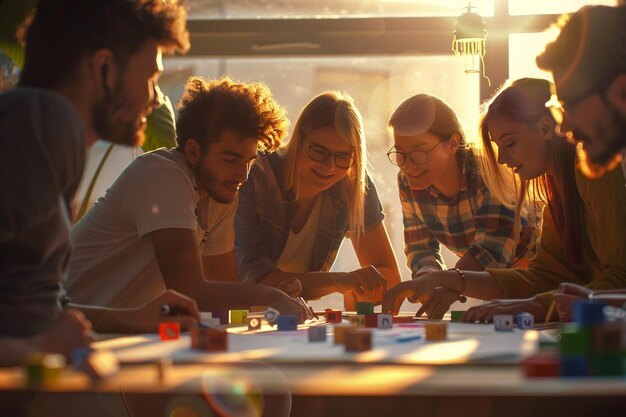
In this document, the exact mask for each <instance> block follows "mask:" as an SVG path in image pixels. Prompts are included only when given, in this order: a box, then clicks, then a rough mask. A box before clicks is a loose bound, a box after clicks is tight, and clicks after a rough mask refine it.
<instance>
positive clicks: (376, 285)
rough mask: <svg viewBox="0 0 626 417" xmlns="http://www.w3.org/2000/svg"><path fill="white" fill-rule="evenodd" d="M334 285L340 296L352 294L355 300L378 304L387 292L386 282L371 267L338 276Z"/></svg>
mask: <svg viewBox="0 0 626 417" xmlns="http://www.w3.org/2000/svg"><path fill="white" fill-rule="evenodd" d="M335 285H336V286H337V291H339V292H340V293H342V294H347V293H353V294H354V296H355V298H356V299H358V300H360V301H371V302H373V303H380V302H381V301H382V299H383V296H384V294H385V291H386V290H387V280H386V279H385V277H384V276H382V275H381V274H380V272H378V270H377V269H376V268H375V267H374V266H372V265H370V266H367V267H365V268H361V269H357V270H355V271H352V272H347V273H345V274H339V275H338V277H337V279H336V281H335Z"/></svg>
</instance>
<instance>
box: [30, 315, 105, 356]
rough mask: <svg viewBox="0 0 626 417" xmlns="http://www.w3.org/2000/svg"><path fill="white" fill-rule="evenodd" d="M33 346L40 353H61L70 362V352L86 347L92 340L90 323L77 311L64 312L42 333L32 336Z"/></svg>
mask: <svg viewBox="0 0 626 417" xmlns="http://www.w3.org/2000/svg"><path fill="white" fill-rule="evenodd" d="M31 340H32V342H33V343H32V344H33V346H35V347H36V349H37V350H38V351H40V352H51V353H61V354H63V355H65V357H66V358H67V359H68V360H70V359H71V357H72V352H74V351H75V350H76V349H79V348H85V347H88V346H89V345H90V344H91V342H93V340H94V338H93V335H92V332H91V323H90V322H89V320H87V319H86V318H85V316H84V315H83V313H81V312H80V311H78V310H71V309H70V310H65V311H64V312H63V313H62V314H61V317H59V319H58V320H57V321H56V322H54V323H53V324H52V326H50V327H49V328H48V329H46V330H45V331H44V332H42V333H40V334H38V335H36V336H34V337H33V338H32V339H31Z"/></svg>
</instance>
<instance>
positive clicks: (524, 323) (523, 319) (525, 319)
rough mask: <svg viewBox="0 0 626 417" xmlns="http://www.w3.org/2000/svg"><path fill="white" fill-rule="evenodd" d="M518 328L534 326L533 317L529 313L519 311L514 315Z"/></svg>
mask: <svg viewBox="0 0 626 417" xmlns="http://www.w3.org/2000/svg"><path fill="white" fill-rule="evenodd" d="M515 322H516V324H517V328H518V329H532V328H533V327H535V317H534V316H533V315H532V314H530V313H519V314H518V315H517V316H515Z"/></svg>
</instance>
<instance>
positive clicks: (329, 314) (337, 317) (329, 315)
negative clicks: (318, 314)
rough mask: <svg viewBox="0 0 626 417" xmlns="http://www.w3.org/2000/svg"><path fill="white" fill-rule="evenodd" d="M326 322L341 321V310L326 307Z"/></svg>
mask: <svg viewBox="0 0 626 417" xmlns="http://www.w3.org/2000/svg"><path fill="white" fill-rule="evenodd" d="M326 323H341V311H339V310H331V309H326Z"/></svg>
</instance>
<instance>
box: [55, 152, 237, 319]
mask: <svg viewBox="0 0 626 417" xmlns="http://www.w3.org/2000/svg"><path fill="white" fill-rule="evenodd" d="M236 207H237V202H236V201H234V202H233V203H230V204H221V203H218V202H216V201H215V200H213V199H212V198H210V197H206V198H203V199H202V200H199V196H198V191H197V186H196V181H195V178H194V176H193V174H192V172H191V170H190V169H189V167H188V166H187V163H186V161H185V158H184V155H183V154H182V153H180V152H177V151H175V150H171V151H170V150H168V149H165V148H161V149H157V150H156V151H153V152H149V153H146V154H144V155H141V156H139V157H138V158H137V159H135V160H134V161H133V162H132V163H131V164H130V165H129V166H128V168H126V169H125V170H124V172H122V174H121V175H120V177H119V178H118V179H117V180H116V181H115V183H113V185H112V186H111V188H109V189H108V190H107V192H106V194H105V196H104V197H102V198H100V199H99V200H98V201H97V202H96V204H95V205H94V207H93V208H92V209H91V210H90V211H89V212H88V213H87V215H85V217H84V218H83V219H81V221H80V222H79V223H78V224H77V225H76V226H74V228H73V229H72V233H71V238H72V241H73V242H72V243H73V245H74V252H73V254H72V257H71V260H70V269H69V278H68V280H67V291H68V295H69V296H70V298H71V299H72V301H73V302H75V303H79V304H91V305H100V306H108V307H136V306H140V305H142V304H144V303H146V302H147V301H149V300H151V299H152V298H154V297H156V296H157V295H159V294H161V293H162V292H163V291H164V290H165V283H164V281H163V276H162V275H161V271H160V270H159V266H158V264H157V261H156V257H155V255H154V248H153V245H152V240H151V238H150V236H149V233H151V232H154V231H155V230H162V229H192V230H195V231H196V238H197V241H198V246H199V248H200V252H201V254H202V255H203V256H210V255H220V254H224V253H227V252H229V251H231V250H233V249H234V240H235V236H234V235H235V232H234V225H233V222H234V216H235V210H236Z"/></svg>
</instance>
